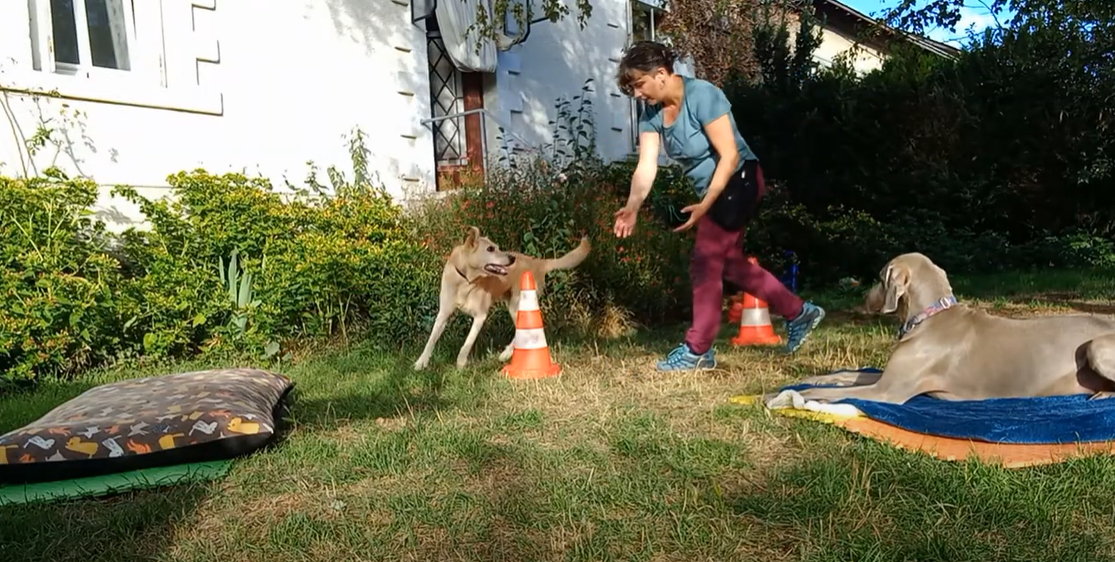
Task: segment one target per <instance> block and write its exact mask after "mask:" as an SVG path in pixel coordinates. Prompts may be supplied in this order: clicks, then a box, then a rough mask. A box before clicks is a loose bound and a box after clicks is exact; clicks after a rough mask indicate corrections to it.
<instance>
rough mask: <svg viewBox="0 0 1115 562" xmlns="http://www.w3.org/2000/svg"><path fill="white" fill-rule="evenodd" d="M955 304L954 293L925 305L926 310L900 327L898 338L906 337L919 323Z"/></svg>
mask: <svg viewBox="0 0 1115 562" xmlns="http://www.w3.org/2000/svg"><path fill="white" fill-rule="evenodd" d="M955 304H956V297H955V296H953V295H948V296H947V297H942V298H941V299H939V300H937V301H936V302H934V303H933V304H931V305H929V306H927V307H925V310H922V311H921V312H919V313H917V314H916V315H915V316H914V317H913V318H911V319H909V320H907V321H906V323H905V324H903V325H902V327H901V328H899V329H898V339H902V338H903V337H905V336H906V334H909V333H910V331H911V330H913V329H914V328H916V327H917V326H918V324H921V323H922V322H925V321H926V320H927V319H928V318H929V317H930V316H933V315H934V314H937V313H938V312H941V311H942V310H947V309H948V308H951V307H952V306H953V305H955Z"/></svg>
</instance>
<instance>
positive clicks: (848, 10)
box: [813, 0, 960, 58]
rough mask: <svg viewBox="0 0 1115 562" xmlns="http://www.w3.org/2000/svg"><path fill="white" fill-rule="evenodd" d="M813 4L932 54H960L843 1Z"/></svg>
mask: <svg viewBox="0 0 1115 562" xmlns="http://www.w3.org/2000/svg"><path fill="white" fill-rule="evenodd" d="M813 5H814V6H815V7H817V8H819V9H820V8H831V9H834V10H836V11H838V12H841V13H843V14H844V15H846V16H849V17H851V18H852V19H853V20H858V21H859V22H860V23H863V24H865V25H869V26H877V27H878V28H879V29H882V30H883V31H884V32H886V33H887V34H889V35H892V36H897V37H902V38H903V39H905V40H907V41H909V42H910V43H913V44H914V45H917V46H919V47H921V48H923V49H925V50H927V51H929V52H931V53H934V54H937V55H940V56H943V57H947V58H956V57H957V56H959V55H960V49H957V48H956V47H953V46H952V45H949V44H947V43H942V42H940V41H936V40H933V39H929V38H928V37H921V36H918V35H913V34H910V33H906V32H904V31H899V30H897V29H894V28H893V27H890V26H888V25H886V24H884V23H883V22H881V21H879V20H877V19H875V18H873V17H871V16H869V15H867V14H865V13H863V12H860V11H859V10H856V9H855V8H852V7H851V6H849V5H847V4H845V3H843V2H839V1H837V0H813Z"/></svg>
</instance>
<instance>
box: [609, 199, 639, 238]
mask: <svg viewBox="0 0 1115 562" xmlns="http://www.w3.org/2000/svg"><path fill="white" fill-rule="evenodd" d="M638 216H639V213H638V210H636V209H629V208H627V207H624V208H622V209H620V210H618V211H616V225H615V228H614V230H615V233H616V237H617V238H627V237H628V236H630V235H631V232H633V231H634V230H635V222H636V221H637V219H638Z"/></svg>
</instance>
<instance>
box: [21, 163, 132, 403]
mask: <svg viewBox="0 0 1115 562" xmlns="http://www.w3.org/2000/svg"><path fill="white" fill-rule="evenodd" d="M96 197H97V188H96V184H94V183H93V182H91V181H89V180H81V179H76V180H70V179H67V178H66V177H64V176H63V175H62V174H61V173H60V172H58V171H57V170H48V171H47V172H46V175H45V176H44V177H40V178H34V179H28V180H21V179H9V178H3V177H0V261H2V262H3V269H2V274H0V275H2V276H0V300H2V303H3V304H2V306H0V372H2V373H4V375H3V379H5V380H7V381H9V382H11V381H26V380H30V379H32V378H34V377H35V375H36V374H37V373H41V372H51V373H73V372H75V371H77V370H79V369H81V368H82V367H85V366H87V365H90V364H93V363H95V362H97V361H99V360H102V359H104V358H106V357H108V356H110V355H111V353H112V352H113V351H114V350H115V349H116V348H117V345H118V344H119V342H120V337H119V331H118V329H119V327H120V323H119V318H118V316H117V315H116V314H115V312H116V306H117V304H118V294H117V289H118V288H119V286H120V281H121V271H120V264H119V262H118V261H117V260H116V259H114V258H113V257H112V255H110V253H109V250H108V236H106V234H105V231H104V227H103V225H102V224H101V223H100V222H99V221H97V220H95V219H94V218H93V217H92V216H91V213H90V212H89V210H88V209H89V207H90V206H91V205H92V204H93V203H94V201H95V200H96Z"/></svg>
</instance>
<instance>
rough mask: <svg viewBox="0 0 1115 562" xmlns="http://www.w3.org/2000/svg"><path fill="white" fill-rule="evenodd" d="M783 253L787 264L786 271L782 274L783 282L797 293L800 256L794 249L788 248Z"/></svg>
mask: <svg viewBox="0 0 1115 562" xmlns="http://www.w3.org/2000/svg"><path fill="white" fill-rule="evenodd" d="M782 255H784V256H786V264H787V265H786V272H785V273H783V274H782V284H783V285H785V286H786V288H787V289H789V290H790V292H791V293H796V292H798V257H797V255H796V254H794V252H793V250H786V251H785V252H783V253H782Z"/></svg>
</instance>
